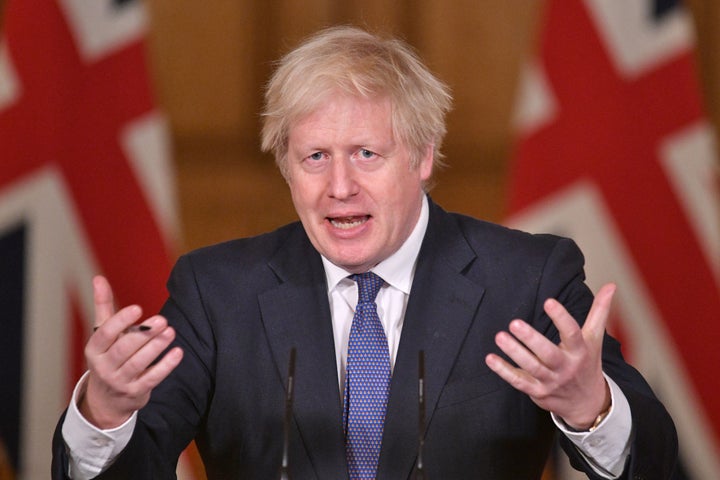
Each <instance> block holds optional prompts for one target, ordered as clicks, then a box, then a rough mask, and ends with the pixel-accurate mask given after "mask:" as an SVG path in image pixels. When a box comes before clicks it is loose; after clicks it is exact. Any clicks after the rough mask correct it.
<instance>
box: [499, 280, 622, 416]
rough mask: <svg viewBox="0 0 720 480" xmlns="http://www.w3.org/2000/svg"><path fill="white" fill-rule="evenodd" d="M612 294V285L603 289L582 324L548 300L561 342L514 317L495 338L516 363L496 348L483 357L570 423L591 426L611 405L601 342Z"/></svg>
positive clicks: (560, 306) (542, 406)
mask: <svg viewBox="0 0 720 480" xmlns="http://www.w3.org/2000/svg"><path fill="white" fill-rule="evenodd" d="M614 293H615V285H613V284H607V285H605V286H603V287H602V288H601V289H600V291H599V292H598V294H597V295H596V297H595V300H594V301H593V304H592V307H591V309H590V313H589V314H588V317H587V320H586V321H585V324H584V325H583V327H582V329H581V328H580V326H579V325H578V323H577V322H576V321H575V319H574V318H573V317H572V316H571V315H570V314H569V313H568V311H567V310H566V309H565V307H563V306H562V305H561V304H560V303H559V302H558V301H556V300H554V299H548V300H547V301H546V302H545V305H544V307H545V312H546V313H547V314H548V316H549V317H550V319H551V320H552V322H553V323H554V324H555V326H556V327H557V329H558V332H559V333H560V343H559V344H558V345H555V344H554V343H553V342H551V341H550V340H548V339H547V338H545V337H544V336H543V335H542V334H540V333H539V332H538V331H536V330H535V329H533V328H532V327H531V326H530V325H529V324H527V323H526V322H524V321H522V320H513V321H512V322H510V327H509V333H508V332H504V331H503V332H499V333H498V334H497V335H496V337H495V343H496V344H497V346H498V347H499V348H500V349H501V350H502V351H503V352H505V354H506V355H508V357H510V358H511V359H512V361H513V362H515V364H516V365H517V367H515V366H513V365H511V364H510V363H508V362H507V361H505V360H504V359H502V358H501V357H500V356H498V355H495V354H492V353H491V354H489V355H488V356H487V357H486V359H485V362H486V363H487V365H488V367H490V368H491V369H492V370H493V371H494V372H495V373H497V374H498V375H500V376H501V377H502V378H503V379H504V380H505V381H506V382H508V383H509V384H510V385H512V386H513V387H515V388H516V389H518V390H520V391H521V392H523V393H526V394H527V395H528V396H529V397H530V398H531V399H532V400H533V402H535V403H536V404H537V405H538V406H539V407H541V408H543V409H545V410H548V411H550V412H553V413H554V414H556V415H558V416H560V417H561V418H562V419H563V420H564V421H565V423H567V424H568V425H569V426H570V427H572V428H575V429H578V430H585V429H587V428H589V427H590V426H591V425H592V424H593V422H594V421H595V419H596V417H597V416H598V415H599V414H600V413H601V412H603V411H605V410H607V408H608V407H609V406H610V391H609V387H608V386H607V382H606V381H605V378H604V377H603V374H602V342H603V335H604V333H605V327H606V325H607V320H608V316H609V313H610V305H611V303H612V297H613V294H614ZM511 334H512V335H511Z"/></svg>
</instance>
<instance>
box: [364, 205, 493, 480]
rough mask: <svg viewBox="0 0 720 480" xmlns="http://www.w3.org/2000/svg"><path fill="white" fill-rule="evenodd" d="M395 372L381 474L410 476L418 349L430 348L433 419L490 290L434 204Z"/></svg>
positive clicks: (427, 361)
mask: <svg viewBox="0 0 720 480" xmlns="http://www.w3.org/2000/svg"><path fill="white" fill-rule="evenodd" d="M430 205H431V213H430V221H429V224H428V230H427V233H426V235H425V239H424V241H423V245H422V248H421V251H420V255H419V257H418V263H417V267H416V271H415V277H414V280H413V286H412V291H411V293H410V299H409V302H408V307H407V310H406V314H405V321H404V324H403V331H402V336H401V339H400V346H399V348H398V355H397V359H396V362H395V369H394V371H393V379H392V385H391V391H390V398H389V402H388V410H387V415H386V420H385V427H384V433H383V449H382V452H381V455H380V468H379V475H378V478H387V479H398V478H407V477H408V476H409V474H410V472H411V470H412V468H413V465H414V462H415V458H416V454H417V445H418V409H417V403H418V394H417V392H418V352H419V351H420V350H424V351H425V385H426V411H427V422H428V423H429V422H430V421H431V419H432V412H433V411H434V409H435V405H436V404H437V401H438V398H439V396H440V392H441V390H442V388H443V386H444V385H445V382H446V380H447V378H448V376H449V375H450V371H451V369H452V367H453V365H454V363H455V358H456V356H457V353H458V351H459V350H460V347H461V345H462V343H463V340H464V339H465V336H466V334H467V331H468V329H469V327H470V325H471V323H472V321H473V318H474V317H475V313H476V311H477V308H478V305H479V303H480V300H481V298H482V296H483V292H484V289H483V288H482V286H480V285H478V284H476V283H474V282H473V281H472V280H469V279H468V278H467V277H466V276H465V275H463V273H462V272H463V270H464V269H465V268H466V267H467V266H468V265H469V264H470V263H471V262H473V261H474V260H475V258H476V255H475V252H474V251H473V250H472V249H471V248H470V246H469V245H468V244H467V242H466V241H465V239H464V236H463V235H462V233H461V232H460V231H459V230H458V227H457V224H456V223H455V222H454V221H453V220H452V217H450V216H449V215H448V214H447V213H445V212H443V211H442V210H441V209H440V208H439V207H437V206H435V205H434V204H433V203H431V204H430Z"/></svg>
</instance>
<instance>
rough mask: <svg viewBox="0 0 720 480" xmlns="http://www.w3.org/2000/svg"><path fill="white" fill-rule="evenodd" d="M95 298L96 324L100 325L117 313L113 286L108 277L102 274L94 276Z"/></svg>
mask: <svg viewBox="0 0 720 480" xmlns="http://www.w3.org/2000/svg"><path fill="white" fill-rule="evenodd" d="M93 300H94V303H95V326H96V327H99V326H100V325H102V324H103V323H105V321H106V320H107V319H108V318H110V317H112V316H113V315H114V314H115V305H114V303H113V292H112V288H111V287H110V282H108V281H107V278H105V277H103V276H102V275H97V276H96V277H95V278H93Z"/></svg>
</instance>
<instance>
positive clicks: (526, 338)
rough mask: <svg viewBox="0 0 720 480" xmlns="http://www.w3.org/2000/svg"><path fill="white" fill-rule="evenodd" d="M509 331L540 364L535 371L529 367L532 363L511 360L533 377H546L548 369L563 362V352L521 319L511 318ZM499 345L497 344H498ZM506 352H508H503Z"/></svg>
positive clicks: (557, 366)
mask: <svg viewBox="0 0 720 480" xmlns="http://www.w3.org/2000/svg"><path fill="white" fill-rule="evenodd" d="M510 332H511V333H512V334H513V335H514V336H515V337H516V338H517V339H518V340H520V341H521V342H522V343H523V345H525V347H526V348H527V349H528V350H529V351H530V352H531V353H532V359H529V360H535V361H537V362H540V363H541V364H542V366H543V367H545V368H543V369H539V368H538V371H537V373H535V372H534V371H533V370H532V369H531V368H532V364H528V365H525V364H523V363H520V362H519V361H518V360H516V359H515V358H513V360H514V361H515V362H516V363H517V364H518V365H519V366H520V367H521V368H524V369H525V370H527V371H528V372H530V373H531V374H532V376H534V377H535V378H546V377H547V374H548V373H549V372H548V370H555V369H557V368H560V366H561V365H562V363H563V352H562V351H561V350H560V349H559V348H558V346H557V345H555V344H554V343H553V342H551V341H550V340H549V339H547V338H546V337H545V336H544V335H541V334H540V332H538V331H537V330H535V329H534V328H533V327H532V326H531V325H529V324H528V323H527V322H524V321H522V320H513V321H512V322H510ZM498 346H499V345H498ZM505 353H508V352H505Z"/></svg>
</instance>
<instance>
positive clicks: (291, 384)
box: [280, 347, 295, 480]
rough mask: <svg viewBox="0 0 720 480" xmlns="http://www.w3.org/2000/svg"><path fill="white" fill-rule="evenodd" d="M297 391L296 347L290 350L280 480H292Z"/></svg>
mask: <svg viewBox="0 0 720 480" xmlns="http://www.w3.org/2000/svg"><path fill="white" fill-rule="evenodd" d="M294 389H295V347H293V348H291V349H290V361H289V363H288V378H287V390H286V391H285V420H284V422H283V451H282V462H281V464H280V480H290V472H289V471H288V463H289V462H288V453H289V450H290V422H291V421H292V404H293V391H294Z"/></svg>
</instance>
